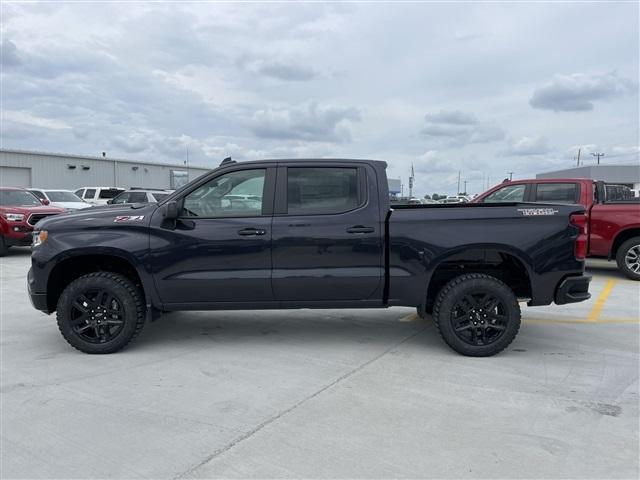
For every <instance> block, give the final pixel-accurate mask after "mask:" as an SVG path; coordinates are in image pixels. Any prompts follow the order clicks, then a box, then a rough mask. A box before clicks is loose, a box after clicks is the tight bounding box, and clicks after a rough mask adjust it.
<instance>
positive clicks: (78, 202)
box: [0, 187, 172, 256]
mask: <svg viewBox="0 0 640 480" xmlns="http://www.w3.org/2000/svg"><path fill="white" fill-rule="evenodd" d="M171 193H172V190H162V189H145V188H140V187H133V188H131V189H129V190H125V189H124V188H116V187H83V188H80V189H78V190H76V191H75V192H72V191H71V190H62V189H48V188H30V189H24V188H11V187H7V188H0V256H3V255H5V254H6V253H7V250H8V249H9V248H10V247H13V246H28V245H30V244H31V237H32V234H33V230H34V226H35V225H36V224H37V223H38V222H39V221H40V220H42V219H43V218H46V217H49V216H51V215H59V214H61V213H69V212H75V211H79V210H84V209H87V208H91V207H94V206H100V205H105V206H106V205H107V204H120V205H122V204H129V203H156V202H158V201H160V200H162V199H163V198H165V197H167V196H168V195H169V194H171Z"/></svg>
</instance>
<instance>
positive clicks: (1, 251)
mask: <svg viewBox="0 0 640 480" xmlns="http://www.w3.org/2000/svg"><path fill="white" fill-rule="evenodd" d="M8 251H9V247H8V246H7V244H6V243H5V241H4V237H3V236H2V235H0V257H4V256H5V255H6V254H7V252H8Z"/></svg>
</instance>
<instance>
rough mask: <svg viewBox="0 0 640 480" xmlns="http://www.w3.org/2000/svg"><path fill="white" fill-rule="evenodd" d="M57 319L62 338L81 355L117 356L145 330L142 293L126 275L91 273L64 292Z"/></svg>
mask: <svg viewBox="0 0 640 480" xmlns="http://www.w3.org/2000/svg"><path fill="white" fill-rule="evenodd" d="M57 319H58V328H59V329H60V333H62V336H63V337H64V338H65V339H66V340H67V342H69V344H70V345H71V346H73V347H75V348H76V349H78V350H80V351H81V352H85V353H114V352H117V351H118V350H121V349H123V348H124V347H125V346H127V344H128V343H129V342H130V341H131V340H133V339H134V338H135V337H136V336H137V335H138V333H140V330H142V327H143V326H144V319H145V316H144V302H143V297H142V293H141V292H140V290H139V289H138V288H137V287H136V286H135V285H134V284H133V282H131V280H129V279H128V278H127V277H125V276H123V275H119V274H117V273H112V272H94V273H89V274H87V275H84V276H82V277H80V278H77V279H76V280H74V281H73V282H71V283H70V284H69V285H68V286H67V287H66V288H65V289H64V291H63V292H62V295H60V299H59V300H58V307H57Z"/></svg>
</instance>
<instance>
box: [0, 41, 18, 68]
mask: <svg viewBox="0 0 640 480" xmlns="http://www.w3.org/2000/svg"><path fill="white" fill-rule="evenodd" d="M20 63H21V62H20V57H19V56H18V47H16V44H15V43H13V42H12V41H11V40H7V39H5V40H3V41H2V43H0V64H1V65H2V66H3V67H13V66H16V65H19V64H20Z"/></svg>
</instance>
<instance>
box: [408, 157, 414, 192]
mask: <svg viewBox="0 0 640 480" xmlns="http://www.w3.org/2000/svg"><path fill="white" fill-rule="evenodd" d="M412 197H413V162H411V176H410V177H409V198H412Z"/></svg>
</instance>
